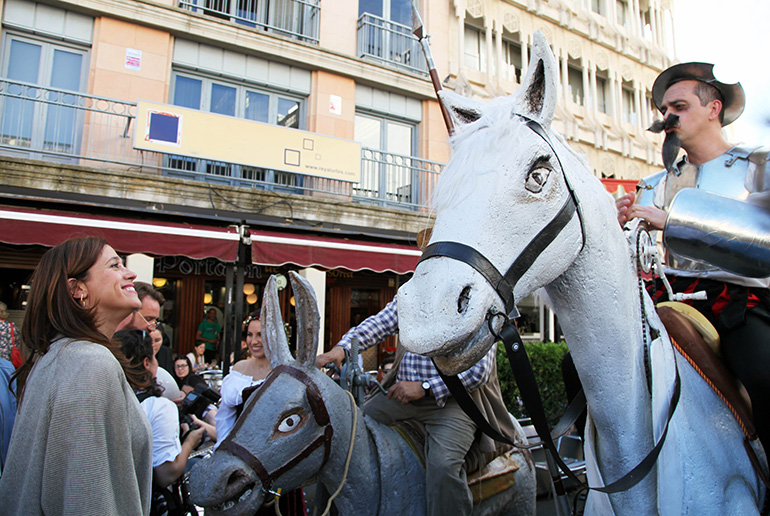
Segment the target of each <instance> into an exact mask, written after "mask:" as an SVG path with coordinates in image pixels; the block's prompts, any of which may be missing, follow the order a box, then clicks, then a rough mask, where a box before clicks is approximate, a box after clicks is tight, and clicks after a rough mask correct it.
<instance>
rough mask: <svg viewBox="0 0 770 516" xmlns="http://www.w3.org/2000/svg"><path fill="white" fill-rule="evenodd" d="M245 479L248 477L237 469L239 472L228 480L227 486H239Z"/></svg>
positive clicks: (236, 471)
mask: <svg viewBox="0 0 770 516" xmlns="http://www.w3.org/2000/svg"><path fill="white" fill-rule="evenodd" d="M245 477H246V475H245V474H244V473H243V471H241V470H239V469H237V470H235V471H233V472H232V474H231V475H230V477H229V478H228V479H227V486H228V487H230V486H232V485H235V484H238V483H239V482H241V481H242V480H243V479H244V478H245Z"/></svg>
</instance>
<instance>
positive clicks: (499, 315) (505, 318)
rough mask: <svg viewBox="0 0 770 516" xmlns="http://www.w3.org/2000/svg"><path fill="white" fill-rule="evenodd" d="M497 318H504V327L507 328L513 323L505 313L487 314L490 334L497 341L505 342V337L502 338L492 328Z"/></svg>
mask: <svg viewBox="0 0 770 516" xmlns="http://www.w3.org/2000/svg"><path fill="white" fill-rule="evenodd" d="M495 317H502V318H503V326H505V325H506V324H510V323H511V320H510V319H509V318H508V316H507V315H506V314H505V313H503V312H492V311H490V312H489V313H488V314H487V325H488V326H489V333H491V334H492V336H493V337H494V338H496V339H497V340H503V337H502V335H500V334H499V333H497V332H496V331H495V328H494V327H493V326H492V322H493V321H494V319H495Z"/></svg>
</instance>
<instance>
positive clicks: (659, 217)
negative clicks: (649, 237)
mask: <svg viewBox="0 0 770 516" xmlns="http://www.w3.org/2000/svg"><path fill="white" fill-rule="evenodd" d="M635 200H636V194H635V193H634V192H630V193H627V194H626V195H624V196H623V197H621V198H620V199H618V200H617V201H615V208H617V210H618V222H619V223H620V227H623V226H624V225H625V224H626V222H628V221H629V220H631V219H636V218H639V219H642V220H644V221H645V222H646V223H647V226H648V228H649V229H659V230H662V229H663V227H664V226H665V225H666V212H665V211H663V210H661V209H660V208H656V207H655V206H641V205H639V204H634V201H635Z"/></svg>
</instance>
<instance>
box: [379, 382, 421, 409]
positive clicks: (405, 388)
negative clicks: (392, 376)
mask: <svg viewBox="0 0 770 516" xmlns="http://www.w3.org/2000/svg"><path fill="white" fill-rule="evenodd" d="M424 397H425V389H423V388H422V382H402V381H399V382H396V383H395V384H394V385H393V387H391V388H390V389H388V399H391V400H396V401H398V402H399V403H401V404H403V405H406V404H407V403H409V402H411V401H417V400H421V399H423V398H424Z"/></svg>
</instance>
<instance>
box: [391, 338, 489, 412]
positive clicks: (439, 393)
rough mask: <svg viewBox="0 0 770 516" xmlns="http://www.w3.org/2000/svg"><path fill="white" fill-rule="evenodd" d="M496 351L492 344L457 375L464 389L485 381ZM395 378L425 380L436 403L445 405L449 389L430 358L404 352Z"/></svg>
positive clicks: (414, 380) (469, 389)
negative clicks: (473, 363) (482, 354)
mask: <svg viewBox="0 0 770 516" xmlns="http://www.w3.org/2000/svg"><path fill="white" fill-rule="evenodd" d="M496 353H497V346H492V348H490V350H489V352H487V354H486V355H484V357H483V358H482V359H481V360H479V361H478V362H477V363H476V365H474V366H473V367H471V368H470V369H468V370H466V371H463V372H462V373H460V374H459V375H457V376H458V378H459V379H460V382H462V384H463V386H464V387H465V390H467V391H468V392H472V391H474V390H476V389H478V388H479V387H481V386H482V385H484V384H485V383H487V380H489V375H490V373H491V372H492V364H493V363H494V362H493V361H494V360H495V357H496ZM397 378H398V380H401V381H407V382H423V381H426V380H427V381H428V383H430V392H431V394H432V395H433V397H434V398H436V404H437V405H438V406H439V407H443V406H444V405H446V400H447V398H448V397H449V396H451V394H450V393H449V389H448V388H447V386H446V384H445V383H444V380H442V379H441V377H440V376H439V374H438V370H437V369H436V366H434V365H433V362H432V361H431V359H430V358H427V357H424V356H421V355H415V354H414V353H406V354H404V358H403V359H402V360H401V365H399V367H398V375H397Z"/></svg>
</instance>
